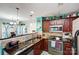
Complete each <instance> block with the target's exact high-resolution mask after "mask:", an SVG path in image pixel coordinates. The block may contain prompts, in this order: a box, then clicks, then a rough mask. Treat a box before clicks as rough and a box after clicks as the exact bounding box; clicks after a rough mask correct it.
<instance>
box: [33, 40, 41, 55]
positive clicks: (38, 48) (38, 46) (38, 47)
mask: <svg viewBox="0 0 79 59" xmlns="http://www.w3.org/2000/svg"><path fill="white" fill-rule="evenodd" d="M41 52H42V50H41V41H39V42H38V43H36V44H35V45H34V55H40V54H41Z"/></svg>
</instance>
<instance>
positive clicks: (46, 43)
mask: <svg viewBox="0 0 79 59" xmlns="http://www.w3.org/2000/svg"><path fill="white" fill-rule="evenodd" d="M44 50H45V51H48V39H44Z"/></svg>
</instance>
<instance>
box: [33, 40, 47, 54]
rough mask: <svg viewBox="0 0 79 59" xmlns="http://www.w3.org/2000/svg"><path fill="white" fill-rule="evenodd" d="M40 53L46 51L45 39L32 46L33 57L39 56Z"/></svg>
mask: <svg viewBox="0 0 79 59" xmlns="http://www.w3.org/2000/svg"><path fill="white" fill-rule="evenodd" d="M42 51H48V40H47V39H43V40H41V41H39V42H38V43H36V44H35V45H34V55H40V54H41V53H42Z"/></svg>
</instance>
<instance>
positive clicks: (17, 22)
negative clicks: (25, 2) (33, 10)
mask: <svg viewBox="0 0 79 59" xmlns="http://www.w3.org/2000/svg"><path fill="white" fill-rule="evenodd" d="M16 10H17V21H16V24H17V25H18V24H19V8H16Z"/></svg>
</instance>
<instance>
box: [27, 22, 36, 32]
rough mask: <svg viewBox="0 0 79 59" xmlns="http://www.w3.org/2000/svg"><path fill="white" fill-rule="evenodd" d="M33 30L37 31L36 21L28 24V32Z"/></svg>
mask: <svg viewBox="0 0 79 59" xmlns="http://www.w3.org/2000/svg"><path fill="white" fill-rule="evenodd" d="M32 30H35V31H36V23H30V24H29V26H28V33H32Z"/></svg>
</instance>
